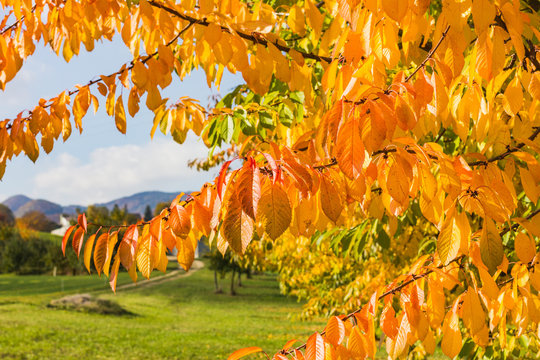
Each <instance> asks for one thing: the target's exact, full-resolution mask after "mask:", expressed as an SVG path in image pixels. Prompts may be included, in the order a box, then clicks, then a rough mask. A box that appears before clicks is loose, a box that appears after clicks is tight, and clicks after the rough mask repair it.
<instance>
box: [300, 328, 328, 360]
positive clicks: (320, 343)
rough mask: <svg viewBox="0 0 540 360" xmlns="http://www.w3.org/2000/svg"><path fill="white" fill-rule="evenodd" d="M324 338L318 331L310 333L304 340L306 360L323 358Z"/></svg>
mask: <svg viewBox="0 0 540 360" xmlns="http://www.w3.org/2000/svg"><path fill="white" fill-rule="evenodd" d="M324 354H325V350H324V340H323V338H322V336H321V334H319V333H315V334H313V335H311V336H310V337H309V338H308V339H307V341H306V352H305V355H304V356H305V359H306V360H324Z"/></svg>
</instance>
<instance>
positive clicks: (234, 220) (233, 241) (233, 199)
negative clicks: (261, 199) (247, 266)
mask: <svg viewBox="0 0 540 360" xmlns="http://www.w3.org/2000/svg"><path fill="white" fill-rule="evenodd" d="M222 230H223V237H224V238H225V240H226V241H227V243H228V244H229V245H230V246H231V248H232V249H233V250H234V251H235V252H236V253H238V254H243V253H244V251H245V250H246V248H247V246H248V244H249V243H250V241H251V238H252V237H253V219H251V218H250V217H249V216H248V215H247V214H246V213H245V212H244V211H243V210H242V206H241V205H240V200H238V197H237V196H236V194H234V193H233V194H231V196H230V198H229V200H228V202H227V213H226V214H225V217H224V219H223V226H222Z"/></svg>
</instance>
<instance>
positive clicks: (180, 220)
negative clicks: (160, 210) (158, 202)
mask: <svg viewBox="0 0 540 360" xmlns="http://www.w3.org/2000/svg"><path fill="white" fill-rule="evenodd" d="M167 226H169V228H170V229H171V230H172V231H173V233H174V234H175V235H176V236H179V237H181V238H182V239H185V238H186V237H187V236H188V234H189V232H190V231H191V219H190V216H189V214H188V212H187V211H186V209H185V208H184V207H183V206H180V205H176V206H173V207H172V208H171V213H170V214H169V220H167Z"/></svg>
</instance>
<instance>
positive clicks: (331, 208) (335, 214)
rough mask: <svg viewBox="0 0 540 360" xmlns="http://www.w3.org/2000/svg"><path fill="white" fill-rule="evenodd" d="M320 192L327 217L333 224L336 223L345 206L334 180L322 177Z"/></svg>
mask: <svg viewBox="0 0 540 360" xmlns="http://www.w3.org/2000/svg"><path fill="white" fill-rule="evenodd" d="M320 179H321V183H320V188H321V189H320V192H321V207H322V210H323V212H324V214H325V215H326V216H328V218H329V219H330V220H332V221H333V222H336V221H337V220H338V219H339V215H341V211H342V210H343V206H342V204H341V198H340V196H339V193H338V191H337V189H336V186H335V185H334V183H333V180H332V179H331V178H330V177H328V176H326V175H324V174H323V175H321V176H320Z"/></svg>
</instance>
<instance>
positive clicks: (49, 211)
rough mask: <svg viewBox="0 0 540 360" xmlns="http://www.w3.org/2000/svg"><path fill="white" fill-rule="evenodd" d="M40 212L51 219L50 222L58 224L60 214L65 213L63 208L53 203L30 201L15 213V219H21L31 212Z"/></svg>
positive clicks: (39, 200)
mask: <svg viewBox="0 0 540 360" xmlns="http://www.w3.org/2000/svg"><path fill="white" fill-rule="evenodd" d="M36 210H37V211H39V212H42V213H43V214H45V215H46V216H47V218H49V220H52V221H54V222H58V220H59V216H60V214H62V212H63V210H64V209H63V208H62V206H60V205H58V204H55V203H53V202H50V201H47V200H41V199H38V200H30V201H28V202H26V203H25V204H24V205H22V206H20V207H19V208H18V209H17V210H16V211H13V213H14V214H15V217H21V216H23V215H24V214H26V213H28V212H30V211H36Z"/></svg>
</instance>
